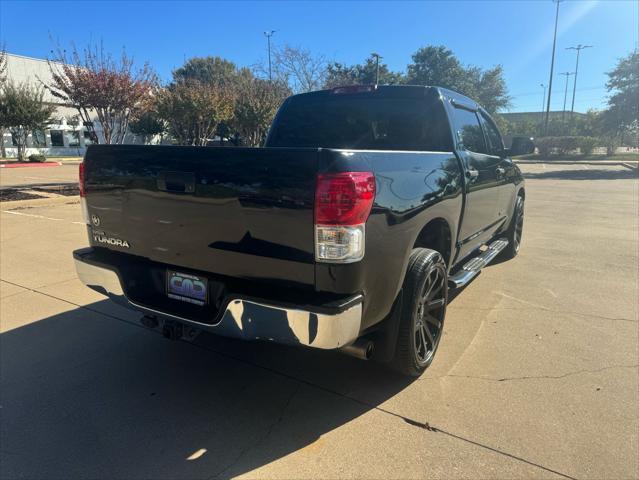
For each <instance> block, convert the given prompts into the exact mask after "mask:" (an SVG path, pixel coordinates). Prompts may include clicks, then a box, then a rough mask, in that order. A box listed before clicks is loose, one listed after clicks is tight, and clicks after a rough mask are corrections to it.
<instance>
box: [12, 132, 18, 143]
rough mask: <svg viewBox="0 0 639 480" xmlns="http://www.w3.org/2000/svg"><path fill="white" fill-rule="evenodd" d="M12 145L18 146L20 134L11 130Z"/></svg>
mask: <svg viewBox="0 0 639 480" xmlns="http://www.w3.org/2000/svg"><path fill="white" fill-rule="evenodd" d="M11 145H13V146H14V147H17V146H18V136H17V135H16V134H15V133H13V132H11Z"/></svg>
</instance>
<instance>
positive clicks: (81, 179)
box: [78, 162, 84, 197]
mask: <svg viewBox="0 0 639 480" xmlns="http://www.w3.org/2000/svg"><path fill="white" fill-rule="evenodd" d="M78 176H79V182H78V183H79V187H80V197H84V162H82V163H81V164H80V167H79V168H78Z"/></svg>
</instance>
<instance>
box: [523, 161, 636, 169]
mask: <svg viewBox="0 0 639 480" xmlns="http://www.w3.org/2000/svg"><path fill="white" fill-rule="evenodd" d="M515 163H516V164H521V165H540V164H542V163H543V164H546V165H595V166H597V165H599V166H602V167H605V166H624V167H628V168H634V167H632V166H631V163H633V161H632V160H631V161H630V162H622V161H619V160H611V161H608V162H606V161H596V160H582V161H579V160H550V161H544V160H515ZM635 163H636V164H637V165H639V162H635Z"/></svg>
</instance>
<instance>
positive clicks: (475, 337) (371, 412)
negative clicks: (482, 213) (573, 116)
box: [0, 164, 639, 479]
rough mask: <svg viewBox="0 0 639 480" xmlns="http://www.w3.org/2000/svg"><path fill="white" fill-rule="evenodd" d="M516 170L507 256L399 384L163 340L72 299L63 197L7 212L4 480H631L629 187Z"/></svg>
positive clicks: (261, 354) (635, 284) (633, 219)
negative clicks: (513, 227) (516, 250)
mask: <svg viewBox="0 0 639 480" xmlns="http://www.w3.org/2000/svg"><path fill="white" fill-rule="evenodd" d="M60 168H67V167H60ZM69 168H71V167H69ZM75 168H77V167H75ZM522 169H523V170H524V172H525V173H526V176H527V199H526V224H525V227H524V242H523V246H522V251H521V254H520V255H519V256H518V257H517V258H516V259H515V260H513V261H510V262H505V263H499V264H495V265H491V266H489V267H487V268H486V269H485V270H484V271H483V272H482V274H481V275H480V276H479V277H478V278H477V279H476V280H475V281H473V282H472V283H471V284H470V285H469V286H468V287H466V288H465V289H464V290H463V291H462V292H461V293H460V294H459V295H457V296H456V298H454V300H453V301H452V303H451V304H450V307H449V310H448V315H447V319H446V327H445V336H444V338H443V340H442V344H441V346H440V350H439V352H438V355H437V357H436V359H435V362H434V364H433V366H432V367H431V368H430V369H429V370H428V371H427V372H426V374H424V375H423V376H422V377H421V378H419V379H417V380H412V381H411V380H406V379H403V378H400V377H397V376H396V375H395V374H393V373H392V372H389V371H387V370H386V369H384V368H383V367H381V366H379V365H376V364H374V363H367V362H363V361H359V360H356V359H352V358H350V357H346V356H343V355H340V354H338V353H334V352H320V351H312V350H302V349H294V348H289V347H283V346H275V345H267V344H263V343H241V342H237V341H231V340H226V339H221V338H216V337H213V336H211V335H201V336H200V337H198V339H197V340H196V342H195V343H194V344H189V343H185V342H170V341H168V340H165V339H163V338H161V337H160V336H159V335H157V334H155V333H153V332H150V331H147V330H146V329H144V328H143V327H141V326H139V324H138V323H137V320H138V317H137V316H136V315H134V314H131V313H129V312H127V311H124V310H122V309H119V308H118V307H116V306H114V305H112V304H111V303H110V302H108V301H105V300H103V297H101V296H100V295H98V294H96V293H94V292H92V291H90V290H89V289H87V288H85V287H84V286H83V285H81V284H80V282H79V281H78V280H77V278H76V275H75V271H74V268H73V263H72V259H71V251H72V250H73V249H76V248H79V247H82V246H84V245H86V231H85V227H84V226H83V225H82V224H81V218H80V209H79V205H78V202H77V198H75V197H70V198H66V199H58V200H56V201H55V202H53V203H52V204H51V205H38V206H33V207H32V208H21V207H20V205H17V204H15V203H12V204H11V205H10V206H9V207H7V204H5V206H3V205H2V204H0V210H2V212H1V217H0V222H1V223H0V226H1V228H0V235H1V236H0V241H1V252H0V261H1V264H0V277H1V280H2V282H1V289H0V290H1V291H0V294H1V295H0V296H1V303H0V313H1V323H0V327H1V332H2V333H1V334H0V403H1V410H0V412H1V419H2V420H1V425H0V428H1V432H0V449H1V457H0V476H1V477H2V478H61V479H62V478H64V479H72V478H127V479H131V478H139V479H142V478H166V479H180V478H185V479H186V478H188V479H192V478H202V479H204V478H229V477H235V476H243V477H246V478H402V479H403V478H447V479H448V478H500V479H501V478H579V479H582V478H592V479H600V478H638V477H639V311H638V309H639V307H638V301H639V300H638V299H639V272H638V268H639V267H638V265H639V179H638V176H637V170H631V169H628V168H625V167H623V166H614V165H612V166H611V165H606V166H604V165H600V166H598V165H552V164H534V165H523V166H522ZM37 170H39V172H38V175H40V174H41V173H42V174H45V173H44V170H47V171H48V170H59V169H56V168H51V169H37ZM60 171H62V170H60ZM23 173H24V172H23ZM47 173H48V172H47ZM26 205H28V204H25V206H26Z"/></svg>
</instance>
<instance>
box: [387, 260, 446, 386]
mask: <svg viewBox="0 0 639 480" xmlns="http://www.w3.org/2000/svg"><path fill="white" fill-rule="evenodd" d="M428 304H429V305H430V307H426V305H428ZM447 304H448V272H447V267H446V262H444V259H443V257H442V256H441V255H440V254H439V252H436V251H435V250H429V249H427V248H416V249H414V250H413V251H412V253H411V256H410V260H409V263H408V271H407V272H406V277H405V279H404V286H403V300H402V308H401V312H400V319H399V322H400V323H399V333H398V337H397V347H396V349H395V359H394V362H393V363H394V367H395V369H396V370H397V371H399V372H400V373H402V374H404V375H408V376H412V377H417V376H419V375H421V374H422V373H423V372H424V370H426V369H427V368H428V367H429V366H430V364H431V363H432V362H433V358H434V357H435V353H436V352H437V347H438V346H439V341H440V339H441V336H442V333H443V330H444V318H445V316H446V306H447Z"/></svg>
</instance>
